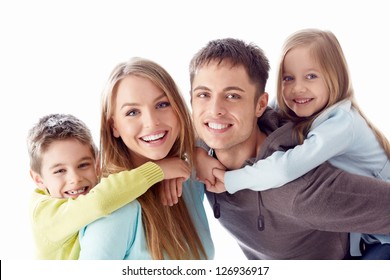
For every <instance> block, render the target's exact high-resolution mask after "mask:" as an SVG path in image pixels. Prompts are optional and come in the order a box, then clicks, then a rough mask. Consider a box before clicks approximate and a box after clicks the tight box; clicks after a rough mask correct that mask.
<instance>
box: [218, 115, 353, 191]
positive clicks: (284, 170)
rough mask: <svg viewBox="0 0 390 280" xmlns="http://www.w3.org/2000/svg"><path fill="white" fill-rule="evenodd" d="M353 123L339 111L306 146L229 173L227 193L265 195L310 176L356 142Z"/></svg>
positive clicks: (317, 129) (315, 131) (313, 133)
mask: <svg viewBox="0 0 390 280" xmlns="http://www.w3.org/2000/svg"><path fill="white" fill-rule="evenodd" d="M352 124H353V119H352V117H351V115H350V114H349V113H348V112H346V111H344V110H341V109H340V110H335V111H334V112H333V113H332V114H331V115H330V116H329V118H327V119H326V120H324V121H323V122H322V123H320V124H318V125H317V126H316V127H315V128H313V129H312V130H311V131H310V132H309V133H308V137H307V138H306V139H305V140H304V142H303V144H301V145H297V146H295V147H294V148H291V149H289V150H287V151H275V152H274V153H273V154H272V155H270V156H269V157H267V158H265V159H262V160H259V161H257V162H255V163H254V164H253V165H247V166H245V167H243V168H241V169H237V170H232V171H227V172H226V173H225V177H224V181H225V187H226V190H227V191H228V192H229V193H235V192H237V191H239V190H242V189H251V190H254V191H263V190H267V189H270V188H276V187H280V186H282V185H284V184H286V183H288V182H291V181H293V180H295V179H297V178H299V177H301V176H302V175H304V174H306V173H307V172H309V171H310V170H312V169H313V168H315V167H317V166H318V165H320V164H322V163H324V162H325V161H327V160H329V159H330V158H332V157H334V156H337V155H340V154H343V153H345V151H346V149H348V147H349V145H350V143H351V142H352V141H353V137H354V133H353V125H352Z"/></svg>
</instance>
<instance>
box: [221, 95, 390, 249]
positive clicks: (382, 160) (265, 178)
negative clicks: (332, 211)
mask: <svg viewBox="0 0 390 280" xmlns="http://www.w3.org/2000/svg"><path fill="white" fill-rule="evenodd" d="M325 161H329V162H330V163H331V164H332V165H334V166H336V167H338V168H340V169H342V170H345V171H347V172H350V173H354V174H359V175H365V176H369V177H374V178H378V179H381V180H386V181H390V163H389V158H388V157H387V154H386V153H385V151H384V150H383V148H382V146H381V145H380V143H379V142H378V140H377V139H376V136H375V135H374V133H373V131H372V130H371V129H370V128H369V127H368V125H367V123H366V121H365V120H364V119H363V117H362V116H361V115H360V114H359V113H358V112H357V111H356V110H355V109H354V108H353V107H352V105H351V102H350V101H348V100H344V101H341V102H339V103H337V104H335V105H333V106H332V107H329V108H328V109H326V110H325V111H324V112H323V113H321V114H320V115H319V116H318V117H317V118H316V119H315V121H314V122H313V124H312V127H311V129H310V132H309V133H308V135H307V138H306V139H305V140H304V142H303V144H302V145H297V146H296V147H294V148H293V149H290V150H287V151H285V152H284V151H277V152H274V153H273V154H272V155H271V156H269V157H268V158H266V159H263V160H259V161H258V162H256V163H255V164H254V165H252V166H249V165H248V166H245V167H244V168H241V169H237V170H232V171H227V172H226V173H225V177H224V180H225V188H226V190H227V191H228V192H229V193H235V192H237V191H239V190H241V189H252V190H257V191H263V190H267V189H270V188H276V187H280V186H282V185H284V184H286V183H288V182H291V181H293V180H295V179H297V178H299V177H301V176H302V175H304V174H306V173H307V172H309V171H310V170H312V169H313V168H315V167H317V166H319V165H320V164H322V163H324V162H325ZM367 187H369V186H367ZM362 210H363V209H362ZM376 237H377V238H378V239H379V240H381V241H382V242H386V243H389V242H390V238H389V236H376ZM366 239H368V238H366Z"/></svg>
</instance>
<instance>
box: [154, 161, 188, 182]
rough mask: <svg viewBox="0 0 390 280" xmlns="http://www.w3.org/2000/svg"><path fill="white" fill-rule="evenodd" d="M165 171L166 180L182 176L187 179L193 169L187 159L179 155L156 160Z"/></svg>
mask: <svg viewBox="0 0 390 280" xmlns="http://www.w3.org/2000/svg"><path fill="white" fill-rule="evenodd" d="M155 163H156V164H158V165H159V166H160V168H161V169H162V171H163V173H164V180H169V179H177V178H182V179H183V181H186V180H187V179H188V178H189V177H190V175H191V169H190V166H189V165H188V163H187V162H186V161H185V160H182V159H180V158H178V157H173V158H165V159H161V160H158V161H155Z"/></svg>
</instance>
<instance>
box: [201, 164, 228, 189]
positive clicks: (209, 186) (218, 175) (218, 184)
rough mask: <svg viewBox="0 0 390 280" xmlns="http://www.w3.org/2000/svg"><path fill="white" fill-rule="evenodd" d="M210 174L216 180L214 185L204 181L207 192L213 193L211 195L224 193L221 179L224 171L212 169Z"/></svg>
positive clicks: (223, 184)
mask: <svg viewBox="0 0 390 280" xmlns="http://www.w3.org/2000/svg"><path fill="white" fill-rule="evenodd" d="M212 173H213V175H214V176H215V178H216V181H215V184H211V183H210V182H209V181H205V185H206V189H207V190H208V191H209V192H213V193H222V192H226V189H225V183H224V179H223V178H224V175H225V170H221V169H218V168H214V169H213V170H212Z"/></svg>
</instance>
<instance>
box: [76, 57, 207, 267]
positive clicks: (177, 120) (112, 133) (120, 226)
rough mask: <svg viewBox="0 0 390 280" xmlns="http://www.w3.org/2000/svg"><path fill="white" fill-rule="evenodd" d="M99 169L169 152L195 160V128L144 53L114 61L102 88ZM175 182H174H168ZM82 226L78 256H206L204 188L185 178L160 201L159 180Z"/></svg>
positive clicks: (182, 104) (108, 170) (107, 170)
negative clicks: (177, 192)
mask: <svg viewBox="0 0 390 280" xmlns="http://www.w3.org/2000/svg"><path fill="white" fill-rule="evenodd" d="M102 101H103V102H102V118H101V151H102V166H103V167H102V173H103V174H104V175H105V176H106V175H108V174H111V173H116V172H118V171H120V170H125V169H132V168H137V167H138V166H141V165H142V164H143V163H145V162H148V161H150V160H152V161H156V160H160V159H163V158H166V157H176V156H179V157H181V158H186V160H187V161H188V164H189V165H190V167H192V165H193V151H194V131H193V126H192V123H191V116H190V113H189V111H188V108H187V107H186V104H185V101H184V99H183V98H182V96H181V95H180V93H179V90H178V88H177V86H176V84H175V82H174V81H173V79H172V77H171V76H170V75H169V74H168V73H167V72H166V71H165V70H164V69H163V68H162V67H161V66H159V65H158V64H156V63H154V62H152V61H149V60H146V59H141V58H134V59H132V60H130V61H128V62H126V63H120V64H119V65H118V66H117V67H115V68H114V70H113V72H112V74H111V76H110V78H109V81H108V83H107V88H106V90H105V92H104V94H103V100H102ZM173 183H175V182H173ZM157 185H159V184H156V186H155V187H152V188H150V189H149V190H148V191H147V192H146V193H145V194H144V195H142V196H141V197H139V198H138V199H137V200H135V201H133V202H132V203H130V204H128V205H126V206H124V207H122V208H121V209H119V210H118V211H115V212H114V213H112V214H111V215H110V216H107V217H105V218H102V219H100V220H98V221H96V222H94V223H92V224H90V225H88V226H86V227H85V228H84V229H83V230H81V231H80V245H81V253H80V259H155V260H157V259H211V258H213V256H214V246H213V242H212V239H211V235H210V230H209V226H208V221H207V217H206V213H205V211H204V208H203V196H204V188H203V185H202V184H201V183H200V182H197V181H194V180H191V179H189V180H187V181H186V182H185V186H184V188H183V195H182V197H180V199H179V202H178V203H177V204H176V205H174V206H172V207H167V206H163V205H162V204H161V202H160V200H159V196H158V193H157V191H158V188H156V187H157Z"/></svg>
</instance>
